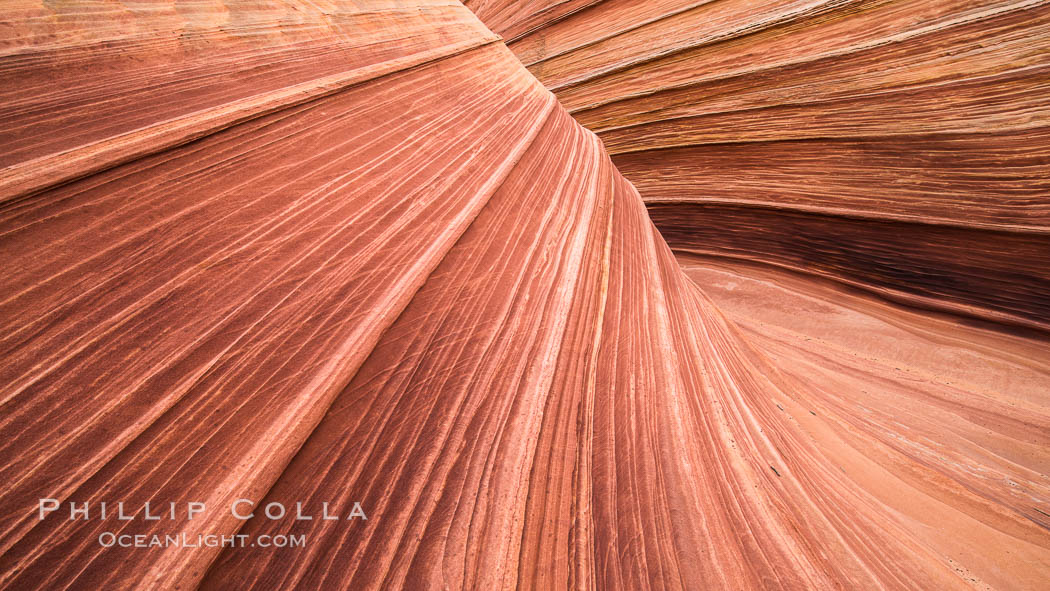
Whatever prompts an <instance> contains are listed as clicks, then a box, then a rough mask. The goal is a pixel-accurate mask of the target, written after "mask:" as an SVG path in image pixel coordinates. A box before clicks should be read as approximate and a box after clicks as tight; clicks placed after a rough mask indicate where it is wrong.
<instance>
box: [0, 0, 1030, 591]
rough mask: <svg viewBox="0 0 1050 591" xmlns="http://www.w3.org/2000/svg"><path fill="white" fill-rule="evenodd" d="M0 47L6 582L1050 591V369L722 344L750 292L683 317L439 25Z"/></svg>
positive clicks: (427, 16)
mask: <svg viewBox="0 0 1050 591" xmlns="http://www.w3.org/2000/svg"><path fill="white" fill-rule="evenodd" d="M570 4H571V3H570ZM564 8H565V9H568V8H571V7H570V6H569V5H566V6H565V7H564ZM581 14H582V13H581ZM4 18H5V19H6V20H5V21H4V27H3V28H2V29H0V31H2V36H0V47H2V48H3V49H2V51H3V58H2V61H0V79H2V80H4V82H5V83H4V84H3V85H0V89H2V90H0V96H2V97H3V98H2V99H0V105H2V113H0V137H2V138H3V145H4V146H5V148H6V150H5V151H4V152H5V153H4V154H3V155H2V156H0V157H2V158H3V161H2V166H3V167H4V168H2V169H0V257H2V260H4V261H5V266H4V267H5V273H3V274H2V276H0V326H2V330H0V352H2V357H0V359H2V362H0V372H2V377H3V379H2V381H0V408H2V410H3V412H2V413H0V508H2V512H0V587H2V588H4V589H19V590H21V589H135V588H142V589H193V588H201V589H231V588H236V589H354V590H357V589H379V588H390V589H461V588H462V589H486V590H487V589H497V588H500V589H502V588H526V589H562V588H574V589H579V588H585V589H647V588H652V589H657V588H660V589H706V588H725V589H763V588H792V589H833V588H852V589H870V588H892V589H917V588H937V589H954V588H957V589H971V588H974V587H977V588H984V587H987V586H991V587H995V588H1016V589H1038V588H1040V587H1041V586H1042V585H1043V584H1044V583H1045V581H1047V580H1048V579H1050V517H1048V515H1050V482H1048V480H1047V476H1046V475H1047V470H1048V467H1050V445H1048V444H1050V441H1048V438H1050V409H1048V404H1050V399H1048V397H1047V389H1046V386H1047V384H1048V383H1050V380H1048V376H1050V362H1048V360H1047V358H1046V355H1045V353H1044V351H1045V349H1044V345H1045V342H1044V341H1040V340H1039V339H1038V338H1036V337H1034V336H1030V337H1002V336H996V335H997V333H994V332H990V333H988V334H985V333H980V336H975V337H974V338H973V339H969V340H967V339H962V341H960V342H958V343H955V346H957V347H958V352H957V355H959V356H960V357H959V358H954V357H953V359H955V361H954V362H952V363H955V364H954V365H953V364H952V363H949V362H948V361H947V360H936V359H935V360H928V362H927V365H925V366H924V365H922V364H921V363H913V364H912V366H907V367H906V369H913V366H914V367H916V368H917V367H927V368H928V365H929V364H931V363H935V364H937V368H938V369H937V370H936V371H933V372H932V375H927V374H921V375H918V374H917V375H911V374H909V375H908V378H909V379H910V380H911V381H908V380H904V379H902V376H899V375H896V374H891V373H890V370H889V369H887V368H886V367H883V366H884V365H885V364H884V363H869V362H855V363H848V361H849V357H850V356H851V355H857V354H860V353H865V352H867V353H869V354H870V355H872V356H879V355H884V356H889V357H890V358H892V357H893V356H894V355H899V354H901V352H902V351H905V350H911V349H910V348H909V346H902V347H900V348H895V347H890V352H889V353H887V354H883V353H880V351H881V349H879V347H884V346H885V345H884V344H883V343H884V341H880V342H876V343H870V342H869V343H865V342H860V343H858V342H855V341H850V340H849V339H843V338H841V337H842V335H841V334H840V332H841V333H849V331H851V330H855V327H856V323H855V322H853V321H846V322H845V324H844V325H843V327H842V328H841V329H839V332H836V336H837V338H836V340H830V341H829V344H827V345H826V346H824V347H823V348H821V347H816V346H810V345H803V344H802V343H803V342H806V341H803V340H802V339H800V338H795V337H793V336H791V335H792V333H791V331H792V329H794V330H795V332H794V334H800V331H798V327H792V326H773V327H772V328H769V329H768V330H767V328H766V327H765V325H764V324H761V323H762V322H763V321H762V320H761V319H756V320H755V322H759V324H755V323H754V322H750V323H748V322H744V321H740V323H738V322H737V321H734V320H732V319H731V318H732V317H734V316H735V317H743V318H744V319H745V320H746V316H747V314H740V313H739V310H741V308H742V307H744V306H746V305H747V300H744V301H743V302H740V301H736V302H735V303H734V300H732V299H726V300H725V301H726V305H727V309H729V310H731V314H730V318H727V316H726V315H724V314H723V313H722V312H721V311H720V310H719V308H718V307H716V305H715V303H714V302H713V301H712V300H711V299H710V298H709V297H708V296H707V295H706V294H705V293H704V292H703V291H702V290H701V288H700V287H698V283H699V284H703V283H705V282H709V283H712V284H716V283H718V282H720V281H721V279H717V278H716V279H712V278H711V277H707V278H706V279H705V277H704V276H703V275H701V274H697V272H694V273H693V275H694V277H695V278H696V279H697V281H694V280H692V279H690V277H689V276H688V275H687V272H686V271H683V267H682V266H681V265H680V261H679V260H678V259H677V258H676V256H675V254H673V253H672V250H671V249H670V248H669V247H668V244H667V242H665V240H664V238H663V237H662V236H661V234H660V233H659V232H658V231H657V229H656V227H655V226H654V225H653V223H652V222H651V221H650V219H649V216H648V214H647V212H646V207H645V204H644V203H643V201H642V199H641V198H640V196H639V194H638V192H637V191H636V190H635V188H634V187H633V186H632V185H631V184H630V183H629V182H628V181H627V180H626V179H625V178H624V177H623V176H621V175H620V173H619V172H618V171H617V169H616V168H615V167H614V164H613V162H612V161H611V160H610V159H609V157H608V156H607V154H606V152H605V149H604V147H603V145H602V142H601V141H599V139H598V138H597V137H596V136H595V135H594V134H592V133H591V132H589V131H587V130H586V129H584V128H583V127H581V126H580V125H579V124H577V123H576V122H575V121H574V120H573V118H572V117H571V116H570V114H569V113H568V112H567V111H566V110H565V109H564V108H563V107H562V106H561V105H560V104H559V102H558V101H557V100H556V99H555V97H554V96H553V95H552V94H551V93H549V92H548V91H547V90H546V89H545V88H544V87H543V86H542V85H541V84H540V83H539V82H538V81H537V80H536V79H535V78H534V77H533V76H532V75H531V74H530V73H529V72H528V71H527V70H526V69H525V68H524V67H523V66H522V65H521V64H520V62H519V61H518V58H517V57H516V56H515V55H514V53H512V52H511V51H510V50H508V49H507V47H506V46H505V45H504V44H503V43H502V42H501V41H500V39H499V38H498V37H497V36H496V35H494V34H493V33H491V32H489V30H488V29H487V28H485V27H484V26H483V25H482V24H481V23H480V22H479V21H478V20H477V18H476V17H475V16H474V15H473V14H472V13H471V11H470V10H468V9H467V8H466V7H464V6H463V5H462V4H459V3H457V2H447V1H444V0H433V1H430V2H428V1H425V0H411V1H398V0H368V1H361V2H326V3H314V2H295V1H288V2H277V3H269V2H267V3H261V2H260V3H255V2H230V3H211V2H199V3H189V4H185V3H174V4H152V5H148V6H143V5H139V4H124V3H118V2H107V3H99V4H93V5H88V6H79V5H73V4H64V5H62V6H61V7H59V8H56V7H55V6H54V5H52V4H49V3H40V2H32V1H27V2H18V3H15V4H12V7H11V9H10V10H9V12H8V13H7V14H5V15H4ZM528 26H531V25H528ZM504 35H508V33H506V32H504ZM508 36H509V35H508ZM769 289H772V288H769ZM715 291H716V292H720V291H722V290H721V289H716V290H715ZM788 291H790V290H788ZM753 293H755V294H759V295H760V294H762V293H768V292H765V291H761V290H758V289H756V290H755V291H754V292H753ZM777 293H780V292H777ZM785 293H786V292H785ZM797 297H802V296H795V295H778V296H775V297H774V299H775V300H776V301H778V302H782V303H783V302H789V303H788V304H786V308H787V312H786V313H785V314H782V315H779V316H778V315H776V314H775V313H774V312H775V311H776V310H777V307H776V306H768V307H767V309H768V310H769V311H771V313H774V316H776V317H778V318H779V320H778V322H781V323H782V321H783V317H784V316H789V315H790V312H791V310H793V309H796V308H797V306H796V305H795V304H794V303H791V302H793V301H797V300H792V299H790V298H797ZM856 307H860V308H862V309H863V310H867V312H866V313H868V315H869V316H871V315H875V314H876V312H872V310H878V309H879V308H878V306H867V307H865V306H864V305H862V304H856ZM889 310H890V311H889V312H885V313H884V314H885V315H886V316H887V317H890V318H891V319H892V318H898V319H899V318H900V316H897V315H896V312H895V311H894V309H893V308H889ZM922 318H925V316H922ZM872 322H874V321H872ZM891 322H892V320H891ZM916 322H918V321H916ZM770 324H774V323H770ZM835 326H839V325H835V324H833V323H832V324H829V328H828V331H831V332H835V330H836V329H835ZM901 330H904V331H905V332H906V331H907V330H908V329H901ZM938 330H940V329H938ZM944 330H947V332H948V334H949V335H951V334H955V333H952V332H951V330H950V329H944ZM802 332H804V331H802ZM895 334H896V335H897V336H896V337H895V338H900V339H902V342H904V341H903V339H905V337H902V336H900V333H895ZM937 334H939V333H938V332H937V331H936V330H933V329H931V331H930V333H929V335H932V336H929V337H928V338H929V339H931V340H932V341H936V340H937V339H945V338H950V336H943V337H938V336H936V335H937ZM785 335H787V336H785ZM817 336H820V337H821V338H823V337H824V336H827V335H817ZM803 338H805V337H803ZM810 338H812V337H810ZM796 341H801V342H796ZM969 341H974V342H975V343H976V344H975V345H971V344H969ZM821 356H824V357H831V358H834V360H835V363H824V362H822V361H820V358H821ZM959 359H964V360H965V361H959ZM844 360H845V361H844ZM942 361H943V363H942ZM973 364H984V366H986V367H987V368H989V371H995V372H999V373H997V374H996V375H999V376H1002V379H1003V380H1008V379H1014V380H1015V381H1014V382H1013V383H1006V382H1001V381H996V380H995V379H991V378H987V376H984V377H974V376H973V375H971V372H972V366H973ZM915 371H918V370H917V369H916V370H915ZM931 371H932V370H931ZM945 376H948V377H949V378H951V379H949V380H946V381H951V382H953V383H952V384H951V385H950V387H949V385H948V384H942V383H941V380H945ZM956 376H959V377H958V378H957V377H956ZM967 376H969V377H967ZM1010 376H1012V377H1010ZM914 384H919V386H918V387H916V388H915V389H914V390H911V389H909V386H911V385H914ZM869 385H870V386H871V387H868V386H869ZM1006 388H1009V389H1011V392H1012V394H1011V396H1009V397H1005V396H1004V395H1003V390H1004V389H1006ZM866 412H867V413H869V414H870V415H871V418H869V416H868V415H866V414H865V413H866ZM906 413H907V414H906ZM40 498H53V499H57V500H59V501H61V503H62V508H61V509H60V510H59V511H56V512H54V513H51V514H49V515H47V516H46V518H43V519H41V518H40V517H39V514H38V506H39V499H40ZM238 499H247V500H248V501H250V502H251V504H252V505H253V506H254V508H255V513H256V517H255V518H253V519H250V520H240V519H238V518H237V517H236V515H235V514H233V513H232V512H230V511H229V510H228V508H229V507H230V506H231V504H233V503H235V502H236V501H237V500H238ZM71 502H73V503H77V506H78V507H82V506H84V503H87V504H88V505H87V506H88V509H89V518H88V519H79V518H78V519H70V518H68V517H70V514H69V512H68V504H69V503H71ZM102 502H107V503H109V507H110V509H109V510H110V513H109V514H108V517H106V518H103V517H102V515H101V503H102ZM117 502H123V503H124V505H125V506H126V510H127V511H128V512H133V513H134V516H135V518H134V519H132V520H126V521H125V520H118V519H115V518H114V516H113V513H112V511H113V505H114V504H115V503H117ZM146 502H150V503H151V504H152V505H153V506H154V507H162V508H167V507H169V506H170V505H169V503H175V504H176V505H175V506H176V507H177V508H178V510H177V511H175V512H174V513H173V514H172V515H173V516H171V517H169V516H168V515H167V514H165V515H164V517H163V518H162V519H160V520H157V521H151V520H147V519H146V511H145V508H144V503H146ZM195 502H200V503H204V504H206V506H207V507H208V509H207V510H206V511H202V512H201V513H199V514H196V515H191V514H190V512H189V511H187V510H186V509H185V508H186V507H187V506H188V504H189V503H195ZM269 503H281V504H282V505H283V506H284V507H286V508H288V511H289V513H290V514H289V515H285V516H283V518H275V519H268V518H266V517H265V516H264V515H262V514H261V513H262V508H263V507H265V506H266V505H268V504H269ZM326 503H327V504H328V506H329V508H330V510H331V512H332V513H333V514H335V515H337V516H339V519H335V520H332V519H325V518H323V515H324V513H323V511H324V509H322V507H324V505H325V504H326ZM354 503H360V505H361V507H362V508H363V509H364V511H365V512H367V520H361V519H348V517H350V516H351V510H352V507H353V506H354ZM297 504H301V506H302V510H303V511H304V512H305V513H306V514H308V515H310V516H311V517H312V519H309V520H306V519H295V518H294V513H293V511H295V509H293V508H296V506H297ZM191 517H192V518H191ZM106 532H111V533H113V534H116V535H124V534H127V535H144V536H147V538H148V536H151V535H153V534H158V533H159V534H161V535H180V536H181V535H185V536H188V537H190V538H191V539H192V538H195V537H196V536H197V534H214V535H234V534H244V535H250V536H252V539H256V540H258V539H260V538H259V536H262V535H264V534H294V535H305V536H306V538H305V539H306V544H305V546H303V547H297V548H287V547H286V548H274V547H269V548H264V547H258V546H257V547H245V548H234V547H225V548H223V547H199V548H180V547H121V546H119V545H114V546H112V547H103V545H101V544H100V542H99V539H100V538H99V537H100V535H101V534H104V533H106Z"/></svg>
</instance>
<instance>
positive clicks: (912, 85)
mask: <svg viewBox="0 0 1050 591" xmlns="http://www.w3.org/2000/svg"><path fill="white" fill-rule="evenodd" d="M467 4H468V5H469V6H471V7H472V8H473V9H474V10H475V11H476V12H477V14H478V15H479V17H480V18H481V19H482V20H483V21H485V22H486V24H488V25H489V26H490V27H491V28H492V29H493V30H494V31H496V32H497V33H501V34H503V35H504V36H505V37H507V38H508V42H509V46H510V48H511V49H512V50H514V52H515V53H516V54H517V55H518V56H519V57H520V58H521V60H522V62H523V63H524V64H525V65H527V66H528V68H529V70H530V71H531V72H532V73H533V74H535V75H536V76H537V77H538V78H539V79H540V80H541V81H542V82H543V83H544V84H545V85H546V86H547V87H548V88H550V89H551V90H553V91H554V92H555V93H556V94H557V96H558V99H559V100H560V101H561V103H562V104H563V105H564V106H565V107H566V108H567V109H568V110H569V111H570V112H571V113H572V114H573V116H574V117H575V118H576V119H577V120H578V121H580V122H581V123H582V124H584V125H585V126H587V127H588V128H590V129H591V130H593V131H594V132H596V133H597V134H598V136H599V137H600V138H601V139H602V141H603V142H604V144H605V146H606V148H607V149H608V150H609V152H610V153H611V154H612V155H613V162H614V163H615V164H616V166H617V168H618V169H619V170H620V171H621V172H622V173H623V174H624V175H625V176H626V177H627V178H628V179H629V180H630V181H631V182H632V183H633V184H634V185H635V186H636V187H637V188H638V190H639V192H640V193H641V195H642V197H643V199H644V200H645V201H646V202H647V203H649V204H651V207H650V215H651V217H652V218H653V221H654V222H655V223H656V225H657V226H658V227H659V228H660V230H661V231H662V232H663V233H664V235H665V237H666V238H667V240H668V242H669V243H670V244H671V246H672V248H674V249H675V250H678V251H682V252H693V253H699V254H705V255H721V256H728V257H743V258H744V259H747V260H751V261H760V262H764V263H767V264H772V265H777V266H781V267H786V268H789V269H795V270H800V269H801V270H804V271H806V272H809V273H815V274H818V275H821V276H823V277H826V278H834V279H838V280H841V281H844V282H846V283H848V284H851V285H855V286H860V287H866V288H869V289H872V290H874V291H875V292H877V293H879V294H880V295H883V296H885V297H890V298H894V299H896V300H898V301H903V302H908V303H911V304H920V305H922V306H924V307H928V308H935V309H940V310H948V311H952V312H956V313H965V314H968V315H972V316H976V317H978V318H984V319H992V320H995V321H997V322H1009V323H1012V324H1016V325H1021V326H1027V327H1034V328H1039V329H1041V330H1046V329H1047V328H1050V309H1048V308H1047V306H1048V302H1050V295H1048V294H1050V271H1048V270H1050V198H1048V195H1050V184H1048V183H1050V180H1048V179H1050V101H1048V100H1047V99H1048V97H1050V93H1048V90H1047V88H1048V87H1047V84H1048V80H1050V78H1048V76H1050V58H1048V54H1047V51H1046V48H1047V47H1048V46H1050V3H1047V2H1045V1H1030V0H1024V1H1016V0H1006V1H997V0H983V1H977V2H970V1H965V2H963V1H957V0H936V1H930V0H899V1H868V0H846V1H837V0H836V1H811V0H804V1H803V0H784V1H780V0H776V1H768V2H754V1H751V0H724V1H719V2H711V1H699V2H698V1H696V0H660V1H650V2H635V1H632V0H606V1H603V2H579V3H571V2H551V1H549V0H548V1H545V2H507V1H505V0H498V1H497V0H477V1H468V2H467Z"/></svg>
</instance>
